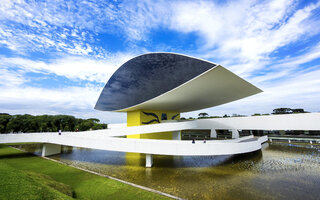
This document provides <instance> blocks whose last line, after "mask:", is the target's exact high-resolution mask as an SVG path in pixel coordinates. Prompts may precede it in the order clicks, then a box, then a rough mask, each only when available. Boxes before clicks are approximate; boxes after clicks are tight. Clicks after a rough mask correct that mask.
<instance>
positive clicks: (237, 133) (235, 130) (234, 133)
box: [231, 129, 240, 139]
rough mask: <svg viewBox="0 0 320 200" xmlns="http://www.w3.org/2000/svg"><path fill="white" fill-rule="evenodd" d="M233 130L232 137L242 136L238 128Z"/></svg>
mask: <svg viewBox="0 0 320 200" xmlns="http://www.w3.org/2000/svg"><path fill="white" fill-rule="evenodd" d="M231 131H232V138H233V139H237V138H239V137H240V135H239V132H238V130H237V129H232V130H231Z"/></svg>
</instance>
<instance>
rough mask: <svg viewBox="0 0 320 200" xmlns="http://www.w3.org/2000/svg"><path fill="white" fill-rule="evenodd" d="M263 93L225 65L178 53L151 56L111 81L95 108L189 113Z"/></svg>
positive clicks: (129, 63)
mask: <svg viewBox="0 0 320 200" xmlns="http://www.w3.org/2000/svg"><path fill="white" fill-rule="evenodd" d="M260 92H262V90H261V89H259V88H257V87H256V86H254V85H252V84H251V83H249V82H247V81H245V80H244V79H242V78H240V77H239V76H237V75H235V74H234V73H232V72H231V71H229V70H227V69H225V68H224V67H222V66H221V65H217V64H215V63H212V62H209V61H205V60H201V59H198V58H193V57H190V56H186V55H182V54H176V53H147V54H143V55H140V56H137V57H135V58H132V59H131V60H129V61H127V62H126V63H124V64H123V65H122V66H121V67H120V68H119V69H118V70H117V71H116V72H115V73H114V74H113V75H112V77H111V78H110V79H109V80H108V82H107V84H106V85H105V87H104V88H103V90H102V92H101V94H100V97H99V99H98V101H97V104H96V106H95V109H97V110H101V111H118V112H130V111H135V110H163V111H175V112H189V111H194V110H199V109H203V108H208V107H213V106H217V105H221V104H225V103H228V102H232V101H235V100H238V99H242V98H245V97H248V96H251V95H254V94H257V93H260Z"/></svg>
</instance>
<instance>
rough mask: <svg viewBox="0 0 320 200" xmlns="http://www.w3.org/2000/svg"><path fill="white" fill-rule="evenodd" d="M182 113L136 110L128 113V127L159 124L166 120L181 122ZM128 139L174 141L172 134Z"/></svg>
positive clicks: (148, 135)
mask: <svg viewBox="0 0 320 200" xmlns="http://www.w3.org/2000/svg"><path fill="white" fill-rule="evenodd" d="M179 119H180V113H179V112H174V111H158V110H157V111H156V110H135V111H130V112H127V127H129V126H141V125H146V124H157V123H161V122H163V121H164V120H179ZM127 138H141V139H164V140H172V132H163V133H150V134H137V135H128V136H127Z"/></svg>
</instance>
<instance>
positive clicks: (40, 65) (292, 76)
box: [0, 0, 320, 123]
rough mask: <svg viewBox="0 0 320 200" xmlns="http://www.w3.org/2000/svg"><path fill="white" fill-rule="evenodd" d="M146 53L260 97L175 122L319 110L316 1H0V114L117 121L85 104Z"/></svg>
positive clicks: (319, 6) (119, 118)
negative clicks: (195, 64)
mask: <svg viewBox="0 0 320 200" xmlns="http://www.w3.org/2000/svg"><path fill="white" fill-rule="evenodd" d="M148 52H176V53H180V54H185V55H189V56H193V57H198V58H201V59H204V60H208V61H211V62H214V63H218V64H220V65H222V66H224V67H225V68H227V69H229V70H231V71H232V72H234V73H235V74H237V75H238V76H240V77H242V78H244V79H245V80H247V81H249V82H251V83H252V84H254V85H256V86H257V87H259V88H261V89H262V90H263V91H264V92H263V93H260V94H257V95H254V96H251V97H248V98H244V99H241V100H238V101H235V102H231V103H228V104H224V105H221V106H217V107H213V108H207V109H204V110H199V111H194V112H189V113H183V114H182V116H184V117H197V115H198V113H200V112H206V113H208V114H209V115H224V114H228V115H232V114H243V115H251V114H254V113H271V112H272V110H273V109H275V108H279V107H289V108H303V109H305V110H306V111H310V112H320V1H312V0H308V1H294V0H274V1H272V0H266V1H250V0H237V1H236V0H234V1H194V0H193V1H180V0H159V1H156V0H154V1H149V0H137V1H135V0H128V1H126V0H124V1H116V0H115V1H106V0H101V1H99V0H96V1H88V0H87V1H81V0H77V1H69V0H39V1H38V0H37V1H36V0H1V1H0V113H9V114H33V115H42V114H52V115H53V114H68V115H74V116H76V117H79V118H91V117H94V118H98V119H100V120H101V121H102V122H105V123H124V122H125V121H126V114H125V113H114V112H103V111H97V110H94V105H95V103H96V101H97V99H98V97H99V95H100V92H101V91H102V89H103V87H104V85H105V84H106V83H107V81H108V79H109V78H110V77H111V75H112V74H113V73H114V72H115V71H116V70H117V68H119V67H120V66H121V65H122V64H123V63H125V62H126V61H128V60H129V59H131V58H133V57H135V56H138V55H140V54H144V53H148ZM222 84H223V83H222ZM199 98H205V97H199Z"/></svg>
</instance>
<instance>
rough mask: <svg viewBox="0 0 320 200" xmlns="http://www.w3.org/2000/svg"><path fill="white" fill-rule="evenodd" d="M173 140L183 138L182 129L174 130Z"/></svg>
mask: <svg viewBox="0 0 320 200" xmlns="http://www.w3.org/2000/svg"><path fill="white" fill-rule="evenodd" d="M172 139H173V140H181V131H173V132H172Z"/></svg>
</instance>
